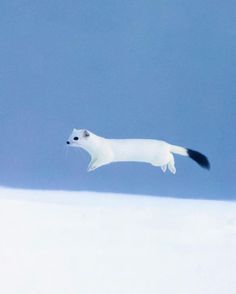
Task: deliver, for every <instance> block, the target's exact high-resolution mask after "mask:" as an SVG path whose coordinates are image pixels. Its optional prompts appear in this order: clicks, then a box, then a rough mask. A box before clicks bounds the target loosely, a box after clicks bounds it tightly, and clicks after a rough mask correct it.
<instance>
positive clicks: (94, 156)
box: [67, 129, 210, 174]
mask: <svg viewBox="0 0 236 294" xmlns="http://www.w3.org/2000/svg"><path fill="white" fill-rule="evenodd" d="M67 144H69V145H70V146H72V147H80V148H83V149H85V150H86V151H87V152H88V153H89V154H90V155H91V162H90V164H89V166H88V171H92V170H95V169H96V168H98V167H100V166H102V165H106V164H109V163H112V162H118V161H138V162H146V163H150V164H152V165H153V166H160V167H161V169H162V171H163V172H165V171H166V169H167V167H168V169H169V170H170V171H171V172H172V173H173V174H175V173H176V168H175V161H174V156H173V153H174V154H179V155H183V156H189V157H190V158H192V159H193V160H195V161H196V162H197V163H198V164H199V165H200V166H202V167H204V168H207V169H210V163H209V161H208V159H207V157H206V156H205V155H203V154H201V153H199V152H197V151H194V150H191V149H187V148H184V147H180V146H175V145H171V144H169V143H167V142H164V141H158V140H149V139H106V138H103V137H99V136H97V135H95V134H93V133H92V132H90V131H88V130H84V129H74V130H73V131H72V133H71V135H70V137H69V139H68V141H67Z"/></svg>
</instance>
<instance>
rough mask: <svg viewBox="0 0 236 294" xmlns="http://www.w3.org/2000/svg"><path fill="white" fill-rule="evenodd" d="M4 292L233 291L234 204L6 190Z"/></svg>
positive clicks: (1, 236) (1, 232) (0, 274)
mask: <svg viewBox="0 0 236 294" xmlns="http://www.w3.org/2000/svg"><path fill="white" fill-rule="evenodd" d="M0 293H4V294H12V293H14V294H15V293H17V294H52V293H56V294H61V293H63V294H72V293H73V294H74V293H76V294H78V293H81V294H100V293H101V294H113V293H114V294H115V293H117V294H118V293H119V294H121V293H122V294H128V293H129V294H132V293H135V294H139V293H148V294H154V293H155V294H157V293H162V294H166V293H168V294H169V293H175V294H178V293H179V294H190V293H191V294H194V293H196V294H204V293H206V294H211V293H212V294H213V293H214V294H217V293H220V294H222V293H227V294H231V293H232V294H235V293H236V203H234V202H223V201H205V200H186V199H171V198H160V197H159V198H158V197H149V196H134V195H118V194H104V193H91V192H62V191H32V190H14V189H6V188H1V189H0Z"/></svg>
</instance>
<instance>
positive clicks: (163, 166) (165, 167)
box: [161, 164, 167, 173]
mask: <svg viewBox="0 0 236 294" xmlns="http://www.w3.org/2000/svg"><path fill="white" fill-rule="evenodd" d="M161 169H162V171H163V173H165V172H166V169H167V164H165V165H162V166H161Z"/></svg>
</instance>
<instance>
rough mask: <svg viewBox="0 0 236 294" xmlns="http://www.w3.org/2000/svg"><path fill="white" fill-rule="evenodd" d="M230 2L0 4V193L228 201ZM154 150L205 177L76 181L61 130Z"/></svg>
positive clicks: (80, 158)
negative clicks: (188, 152) (191, 154)
mask: <svg viewBox="0 0 236 294" xmlns="http://www.w3.org/2000/svg"><path fill="white" fill-rule="evenodd" d="M235 9H236V3H235V1H226V2H222V1H209V0H204V1H203V0H200V1H197V2H196V1H187V0H186V1H144V0H143V1H138V0H136V1H97V0H96V1H95V0H93V1H14V0H13V1H1V3H0V30H1V34H0V44H1V48H0V62H1V67H0V77H1V87H0V102H1V108H0V113H1V124H0V131H1V134H2V140H1V144H0V165H1V168H0V184H1V185H8V186H13V187H24V188H35V189H38V188H41V189H70V190H96V191H112V192H128V193H134V194H137V193H138V194H152V195H164V196H173V197H194V198H209V199H211V198H217V199H236V193H235V192H236V185H235V165H236V156H235V149H236V146H235V145H236V144H235V143H236V139H235V125H236V119H235V116H236V113H235V112H236V102H235V93H236V20H235V13H234V12H235ZM74 127H76V128H87V129H90V130H91V131H93V132H95V133H97V134H99V135H101V136H104V137H113V138H156V139H163V140H166V141H168V142H170V143H173V144H178V145H181V146H186V147H189V148H192V149H196V150H199V151H201V152H203V153H205V154H206V155H208V157H209V159H210V161H211V164H212V169H211V171H210V172H207V171H205V170H203V169H201V168H200V167H198V166H197V165H196V164H195V163H194V162H193V161H191V160H189V159H186V158H183V157H180V156H179V157H177V156H176V167H177V174H176V175H175V176H173V175H171V174H163V173H162V172H161V170H160V169H157V168H154V167H152V166H148V165H145V164H137V163H120V164H119V163H118V164H114V165H110V166H105V167H102V168H100V169H98V170H96V171H95V172H93V173H87V172H86V169H87V164H88V162H89V156H88V155H87V154H86V153H85V152H84V151H82V150H69V151H68V152H67V156H66V155H65V141H66V139H67V137H68V136H69V134H70V132H71V130H72V129H73V128H74Z"/></svg>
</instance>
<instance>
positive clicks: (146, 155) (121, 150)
mask: <svg viewBox="0 0 236 294" xmlns="http://www.w3.org/2000/svg"><path fill="white" fill-rule="evenodd" d="M111 146H112V150H113V156H114V161H138V162H148V163H152V164H156V165H163V164H166V163H167V160H168V154H169V152H168V144H167V143H165V142H163V141H156V140H142V139H141V140H139V139H125V140H112V144H111Z"/></svg>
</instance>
